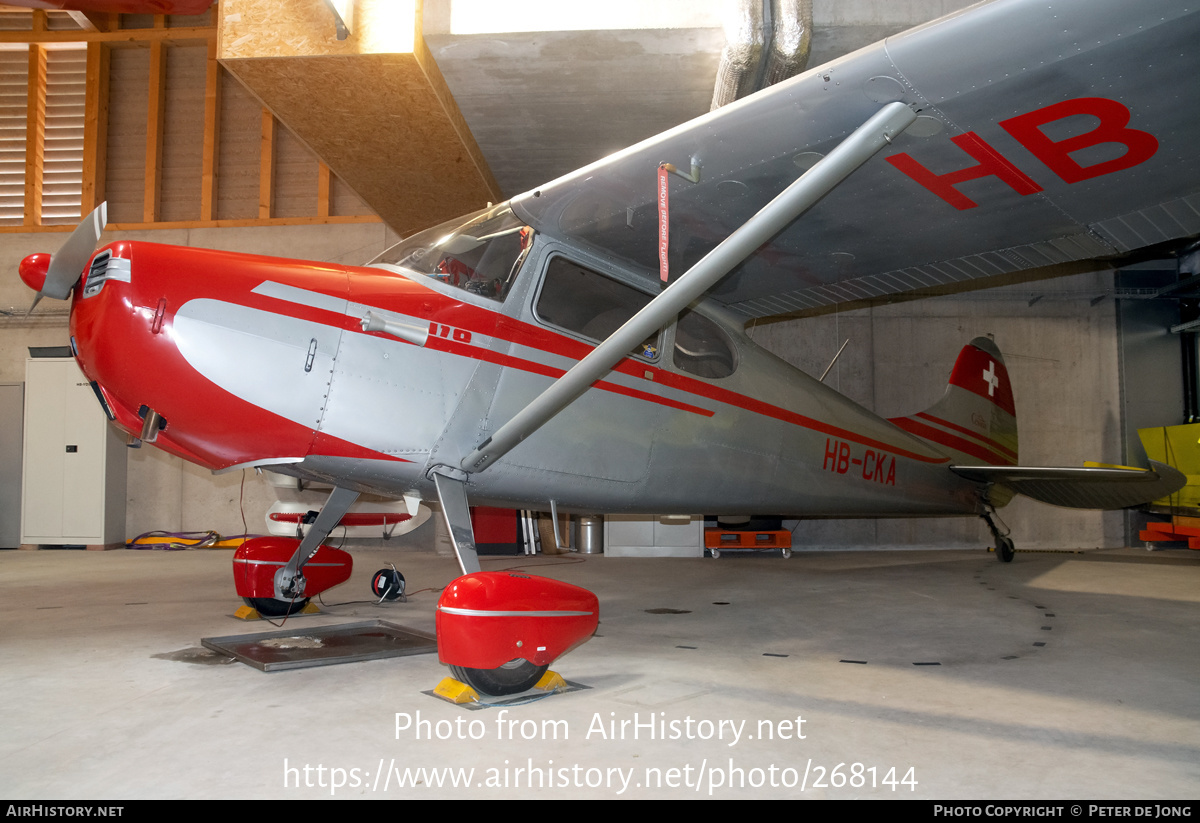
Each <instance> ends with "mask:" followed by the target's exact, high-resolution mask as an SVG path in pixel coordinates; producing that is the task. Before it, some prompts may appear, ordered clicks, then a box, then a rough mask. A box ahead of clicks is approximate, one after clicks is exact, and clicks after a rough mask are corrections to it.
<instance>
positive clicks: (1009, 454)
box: [893, 412, 1017, 463]
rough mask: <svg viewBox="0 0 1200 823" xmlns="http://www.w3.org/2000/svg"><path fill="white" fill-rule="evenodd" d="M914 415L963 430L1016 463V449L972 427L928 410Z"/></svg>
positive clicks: (956, 429) (986, 446)
mask: <svg viewBox="0 0 1200 823" xmlns="http://www.w3.org/2000/svg"><path fill="white" fill-rule="evenodd" d="M913 417H920V418H923V419H925V420H928V421H930V422H931V423H936V424H937V425H939V426H942V427H944V428H947V429H953V430H954V431H956V432H961V433H962V434H965V435H967V436H969V437H971V438H973V439H975V440H977V441H979V443H980V444H981V445H982V446H984V447H985V448H988V449H992V450H994V451H998V452H1000V453H1001V454H1003V455H1004V456H1005V457H1007V458H1009V459H1010V460H1012V461H1013V462H1014V463H1015V462H1016V460H1017V453H1016V452H1015V451H1013V450H1012V449H1010V448H1008V447H1007V446H1004V445H1001V444H1000V443H999V442H997V441H995V440H993V439H992V438H990V437H987V436H985V435H982V434H980V433H979V432H973V431H971V430H970V429H968V428H966V427H965V426H960V425H958V424H957V423H951V422H950V421H949V420H943V419H942V418H940V417H934V416H933V415H932V414H928V413H926V412H917V413H916V414H915V415H913ZM893 422H894V421H893Z"/></svg>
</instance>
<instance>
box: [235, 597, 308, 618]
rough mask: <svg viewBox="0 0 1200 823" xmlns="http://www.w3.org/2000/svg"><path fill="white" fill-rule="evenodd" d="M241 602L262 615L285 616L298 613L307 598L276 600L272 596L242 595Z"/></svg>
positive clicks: (305, 603) (306, 603)
mask: <svg viewBox="0 0 1200 823" xmlns="http://www.w3.org/2000/svg"><path fill="white" fill-rule="evenodd" d="M242 602H244V603H245V604H246V605H247V606H249V607H250V608H252V609H254V610H256V611H257V612H258V613H259V614H260V615H262V616H263V617H287V616H288V615H292V614H299V613H300V611H301V610H302V609H303V608H304V607H305V606H307V605H308V598H307V597H305V598H302V599H300V600H296V601H292V600H277V599H276V598H274V597H243V598H242Z"/></svg>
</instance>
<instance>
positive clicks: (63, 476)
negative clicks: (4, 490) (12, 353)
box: [21, 357, 126, 549]
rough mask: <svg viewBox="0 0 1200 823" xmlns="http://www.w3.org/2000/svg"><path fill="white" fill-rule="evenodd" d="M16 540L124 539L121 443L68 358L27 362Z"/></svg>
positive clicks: (92, 543) (102, 544) (102, 543)
mask: <svg viewBox="0 0 1200 823" xmlns="http://www.w3.org/2000/svg"><path fill="white" fill-rule="evenodd" d="M24 445H25V448H24V452H25V454H24V462H23V469H24V471H23V472H22V478H23V484H22V494H21V544H22V546H31V547H32V546H36V545H38V544H47V545H58V546H62V545H86V546H87V547H88V548H96V549H99V548H108V547H116V546H123V545H124V543H125V467H126V449H125V444H124V442H123V440H122V438H121V436H120V435H119V434H118V433H117V431H116V430H115V429H114V428H113V427H112V426H110V425H109V424H108V419H107V417H106V416H105V414H104V411H103V410H102V409H101V408H100V403H99V402H98V401H97V399H96V394H95V392H93V391H92V387H91V385H89V383H88V381H87V380H86V379H85V378H84V376H83V374H82V373H81V372H80V371H79V367H78V366H77V365H76V364H75V361H74V360H73V359H72V358H70V357H47V358H30V359H28V360H26V361H25V438H24Z"/></svg>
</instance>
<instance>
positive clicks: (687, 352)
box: [21, 0, 1200, 693]
mask: <svg viewBox="0 0 1200 823" xmlns="http://www.w3.org/2000/svg"><path fill="white" fill-rule="evenodd" d="M1198 41H1200V9H1198V8H1196V7H1195V6H1194V5H1189V4H1185V3H1182V2H1177V1H1176V0H1146V2H1139V3H1129V2H1126V0H1037V2H1033V1H1032V0H995V1H994V2H990V3H982V4H980V5H978V6H974V7H971V8H970V9H967V10H965V11H963V12H960V13H958V14H955V15H951V16H949V17H947V18H944V19H942V20H939V21H936V22H933V23H930V24H927V25H925V26H922V27H920V28H917V29H914V30H912V31H910V32H906V33H904V34H901V35H898V36H895V37H892V38H889V39H888V40H886V41H885V42H882V43H879V44H877V45H875V46H873V47H870V48H867V49H864V50H861V51H858V52H855V53H853V54H850V55H848V56H846V57H844V58H842V59H839V60H837V61H834V62H833V63H830V64H828V65H825V66H822V67H820V68H817V69H814V70H811V71H808V72H805V73H804V74H801V75H799V76H797V77H795V78H792V79H790V80H788V81H785V82H783V83H780V84H778V85H776V86H773V87H771V88H769V89H767V90H765V91H762V92H760V93H758V94H755V95H753V96H751V97H748V98H746V99H744V100H741V101H738V102H736V103H733V104H731V105H728V106H726V107H724V108H721V109H719V110H717V111H714V112H711V113H709V114H707V115H705V116H703V117H700V118H698V119H696V120H693V121H691V122H689V123H685V124H684V125H682V126H679V127H678V128H676V129H673V130H671V131H669V132H666V133H664V134H662V135H659V136H657V137H654V138H652V139H650V140H647V141H645V142H643V143H640V144H638V145H636V146H633V147H632V148H629V149H627V150H625V151H623V152H620V153H618V154H616V155H613V156H611V157H608V158H605V159H604V160H601V161H599V162H597V163H594V164H593V165H591V166H588V167H586V168H583V169H580V170H579V171H577V172H574V173H572V174H569V175H567V176H565V177H562V178H559V179H558V180H555V181H553V182H550V183H548V184H546V185H545V186H543V187H541V188H540V189H537V190H534V191H530V192H527V193H525V194H522V195H520V196H518V197H515V198H513V199H512V200H511V201H510V202H507V203H503V204H501V205H497V206H494V207H491V208H488V209H485V210H482V211H480V212H477V213H475V214H472V215H469V216H466V217H463V218H461V219H459V220H456V221H452V222H450V223H447V224H444V225H441V226H437V227H434V228H431V229H429V230H427V231H424V232H421V233H419V234H416V235H414V236H412V237H409V238H407V239H406V240H404V241H402V242H401V243H399V244H398V245H397V246H395V247H394V248H392V249H390V250H388V251H387V252H385V253H384V254H383V255H381V256H380V257H379V258H378V259H377V260H375V261H373V262H372V263H370V264H368V265H364V266H359V267H356V266H344V265H331V264H324V263H316V262H304V261H296V260H285V259H278V258H269V257H256V256H250V255H244V254H234V253H229V252H219V251H205V250H198V249H192V248H178V247H172V246H164V245H157V244H152V243H143V242H140V241H138V242H134V241H117V242H114V243H110V244H108V245H106V246H104V247H103V248H101V249H99V251H95V246H96V243H97V242H98V239H99V236H100V233H101V231H102V229H103V225H104V209H103V207H101V208H100V209H98V210H97V212H96V213H95V214H93V215H92V216H91V217H89V218H87V219H86V220H84V222H83V223H82V224H81V226H80V227H79V228H78V229H77V230H76V232H75V234H73V235H72V237H71V238H70V239H69V240H68V241H67V243H66V244H65V245H64V247H63V248H62V249H61V250H60V251H59V252H58V253H56V254H55V255H53V257H51V256H49V255H44V254H42V255H32V256H30V257H29V258H27V259H26V260H25V261H24V262H23V263H22V265H21V274H22V277H23V278H24V280H25V282H26V283H27V284H29V285H30V287H31V288H33V289H34V290H36V291H37V292H38V295H39V297H41V296H43V295H45V296H49V297H54V298H58V299H70V300H71V301H72V303H71V305H72V308H71V322H70V333H71V345H72V348H73V351H74V352H75V355H76V357H77V359H78V361H79V364H80V367H81V368H82V370H83V372H84V374H85V375H86V376H87V378H88V379H89V380H91V381H92V385H93V386H94V388H95V390H96V393H97V396H98V397H99V398H100V402H101V403H102V405H103V406H104V409H105V411H106V413H107V414H108V415H109V416H110V418H111V419H112V420H113V421H114V422H115V424H116V425H117V426H119V427H120V428H122V429H124V430H125V431H127V432H129V433H130V434H131V435H133V436H135V437H137V438H140V439H141V440H142V441H143V442H148V443H153V444H155V445H156V446H158V447H159V448H161V449H164V450H166V451H168V452H170V453H172V454H175V455H178V456H179V457H182V458H184V459H186V460H190V461H192V462H194V463H197V464H199V465H202V466H205V467H207V468H209V469H212V470H215V471H220V470H228V469H234V468H239V467H250V466H261V467H269V468H270V469H271V470H272V471H276V472H282V473H285V474H290V475H294V476H296V477H300V478H305V479H311V480H319V481H324V482H326V483H331V484H332V485H333V486H334V487H335V489H334V491H333V493H332V494H331V496H330V498H329V500H328V502H327V504H326V505H325V507H324V508H323V510H322V511H321V513H320V515H319V517H318V518H317V520H316V522H315V523H314V524H313V526H312V528H311V530H310V532H309V533H308V535H307V536H306V537H305V538H304V540H303V541H296V540H292V541H288V540H284V539H282V538H264V539H263V541H251V542H249V543H247V544H246V545H245V546H243V548H242V549H241V550H239V552H238V555H237V558H235V568H240V569H241V570H240V571H239V572H238V573H237V576H238V589H239V593H240V594H243V595H244V596H247V597H250V598H252V599H253V601H254V603H255V604H256V605H258V606H259V607H260V608H261V610H263V611H264V612H272V611H273V612H275V613H286V612H287V611H288V610H290V609H292V608H295V607H296V606H298V605H299V604H301V603H303V602H304V601H305V599H306V598H308V597H311V596H312V595H314V594H316V593H318V591H320V590H322V589H324V588H326V587H328V586H329V585H332V584H333V583H336V582H339V580H340V579H345V576H346V575H348V574H349V571H348V566H347V567H346V568H344V569H342V570H340V571H339V570H336V569H335V567H337V566H338V564H340V563H343V558H342V557H341V553H337V552H336V550H333V549H330V548H328V547H321V542H322V541H323V540H324V539H325V538H326V537H327V536H328V534H329V532H330V530H331V529H332V528H333V527H334V526H335V525H336V523H337V522H338V519H339V518H340V517H341V516H342V515H343V514H344V513H345V512H346V511H347V509H348V508H349V506H350V505H351V504H353V502H354V501H355V499H356V498H357V496H358V495H359V494H360V493H367V492H369V493H374V494H382V495H387V496H392V497H395V498H404V499H405V500H406V501H408V502H409V503H410V506H411V507H412V508H413V510H415V506H416V505H417V503H418V502H419V501H421V500H430V501H437V502H439V503H440V504H441V508H442V511H443V513H444V517H445V519H446V522H447V525H448V527H449V530H450V533H451V536H452V538H453V540H454V542H455V545H456V550H457V552H458V557H459V561H460V564H461V566H462V569H463V572H464V575H465V576H464V577H463V578H460V579H459V580H458V581H456V582H455V584H452V585H451V586H450V587H448V588H447V594H446V595H445V596H444V597H443V599H442V602H441V604H440V605H439V612H438V620H439V633H442V632H443V631H444V632H445V634H444V636H441V637H440V642H441V655H442V659H443V660H444V661H445V662H447V663H450V664H451V665H452V666H454V667H456V668H455V672H456V673H457V674H459V675H460V679H465V680H467V681H468V682H471V683H472V684H474V685H477V686H480V687H481V688H482V689H483V690H486V691H490V692H493V693H495V692H503V691H510V690H515V689H519V688H525V687H526V686H528V685H530V683H532V682H533V681H534V680H536V679H537V677H538V676H540V674H541V672H542V671H544V668H545V666H546V665H547V664H548V663H549V662H551V661H552V660H553V659H554V657H555V656H557V655H558V654H561V653H562V652H563V651H565V650H566V649H567V648H570V647H571V646H572V645H574V644H576V643H578V642H582V640H584V639H586V637H587V636H588V635H589V634H590V632H591V630H592V629H593V628H594V626H595V619H596V618H595V605H594V602H595V599H594V597H592V598H591V599H590V600H589V599H588V597H587V595H588V593H586V592H583V593H582V594H580V592H581V591H582V590H577V589H574V590H570V591H568V589H566V588H562V587H561V584H555V583H554V581H539V580H538V579H537V578H528V577H513V576H505V575H498V574H495V575H488V574H479V573H478V572H479V564H478V560H477V558H476V555H475V550H474V541H473V537H472V534H471V526H470V519H469V515H468V503H469V502H470V503H481V504H487V505H497V506H508V507H515V508H525V509H535V510H545V509H547V508H551V509H562V510H564V511H582V512H624V513H660V512H671V511H685V510H686V511H703V512H706V513H711V514H753V513H765V512H770V513H776V514H789V515H793V516H800V517H803V516H815V515H819V516H824V517H829V516H837V517H876V516H897V515H911V516H922V515H930V516H933V515H938V516H942V515H964V516H979V517H983V518H985V519H986V520H987V522H988V525H989V526H990V527H991V528H992V531H993V534H994V537H995V540H996V543H997V549H998V552H997V554H998V555H999V557H1000V559H1001V560H1005V561H1007V560H1011V559H1012V554H1013V546H1012V542H1011V540H1010V539H1009V538H1008V537H1007V536H1006V535H1005V534H1003V533H1002V532H1001V530H1000V529H999V528H998V527H997V526H996V525H995V523H994V521H993V520H992V518H991V515H992V512H993V511H994V508H995V507H997V506H1002V505H1004V504H1005V503H1007V502H1008V500H1009V499H1011V497H1012V496H1013V495H1014V494H1026V495H1029V496H1031V497H1034V498H1037V499H1039V500H1043V501H1046V502H1049V503H1054V504H1058V505H1068V506H1081V507H1095V508H1116V507H1122V506H1129V505H1135V504H1139V503H1143V502H1146V501H1149V500H1151V499H1155V498H1158V497H1162V496H1164V495H1166V494H1168V493H1170V492H1171V491H1174V490H1175V489H1177V488H1178V487H1179V486H1180V485H1182V483H1183V482H1184V479H1183V477H1182V475H1179V474H1178V472H1175V471H1174V470H1172V469H1170V468H1168V467H1165V466H1161V465H1154V466H1153V467H1152V468H1151V469H1149V470H1122V469H1080V468H1030V467H1026V466H1022V465H1020V463H1019V459H1018V455H1019V450H1018V438H1017V420H1016V411H1015V406H1014V400H1013V394H1012V389H1011V386H1010V384H1009V380H1008V374H1007V371H1006V369H1005V365H1004V360H1003V358H1002V356H1001V353H1000V351H999V350H998V349H997V347H996V346H995V344H994V343H992V342H991V341H990V340H987V339H983V338H980V339H976V340H974V341H971V342H969V343H967V345H966V346H965V347H964V348H963V350H962V352H961V354H960V355H959V357H958V360H957V363H956V364H955V366H954V370H953V373H952V374H951V376H950V381H949V384H948V386H947V389H946V393H945V395H944V397H943V398H942V399H941V400H940V401H938V402H937V403H936V404H934V405H933V406H932V407H931V408H929V409H927V410H925V411H923V412H919V413H916V414H913V415H911V416H908V417H903V418H898V419H893V420H884V419H881V418H879V417H877V416H875V415H873V414H871V413H870V412H868V411H867V410H865V409H863V408H862V407H860V406H858V405H856V404H855V403H853V402H851V401H850V400H848V399H847V398H845V397H843V396H841V395H840V394H838V393H837V392H835V391H833V390H832V389H830V388H828V387H827V386H825V385H823V384H822V383H821V382H819V381H818V380H816V379H814V378H812V377H810V376H809V375H807V374H804V373H803V372H801V371H799V370H797V369H795V368H793V367H791V366H790V365H788V364H786V363H784V362H783V361H781V360H780V359H778V358H777V357H774V356H773V355H771V354H769V353H768V352H766V351H765V350H763V349H762V348H760V347H759V346H757V345H755V343H754V342H753V341H752V340H751V339H750V338H749V337H748V336H747V335H746V333H745V331H744V327H745V324H746V321H747V320H748V319H750V318H752V317H754V316H759V315H765V314H778V313H783V312H787V311H794V310H797V309H802V308H806V307H813V306H821V305H826V304H831V303H838V302H846V301H852V300H856V299H861V298H866V297H876V296H879V295H884V294H891V293H903V292H907V291H911V290H914V289H920V288H926V287H928V286H930V285H933V284H939V283H947V282H950V281H954V280H964V279H970V278H974V277H983V276H989V275H993V274H1003V273H1005V272H1011V271H1018V270H1024V269H1030V268H1038V267H1049V266H1054V265H1058V264H1063V263H1069V262H1072V261H1077V260H1093V259H1105V260H1110V261H1111V260H1123V259H1135V258H1136V257H1137V256H1138V255H1140V254H1150V253H1153V254H1155V255H1158V256H1162V255H1164V254H1172V253H1178V252H1179V251H1180V250H1182V249H1184V248H1185V247H1186V246H1187V245H1188V244H1189V243H1192V242H1194V240H1195V238H1196V236H1197V235H1200V153H1198V152H1197V151H1196V150H1195V135H1197V134H1200V105H1197V103H1196V99H1197V92H1198V91H1200V88H1198V85H1200V52H1198V51H1197V49H1196V48H1195V43H1196V42H1198ZM673 273H679V274H677V275H676V274H673ZM345 561H346V562H347V563H348V558H345ZM238 563H241V564H242V566H241V567H238V565H237V564H238ZM330 569H335V570H334V571H330ZM330 581H332V582H330ZM514 587H515V588H514ZM568 588H569V587H568ZM489 620H490V621H491V622H490V623H489V622H488V621H489ZM456 621H457V622H456ZM485 624H486V625H485ZM464 627H465V628H464ZM497 627H499V628H497ZM480 638H482V639H480ZM531 640H532V642H530V641H531ZM476 641H477V642H476Z"/></svg>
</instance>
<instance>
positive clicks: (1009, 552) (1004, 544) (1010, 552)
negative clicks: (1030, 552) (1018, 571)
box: [996, 537, 1017, 563]
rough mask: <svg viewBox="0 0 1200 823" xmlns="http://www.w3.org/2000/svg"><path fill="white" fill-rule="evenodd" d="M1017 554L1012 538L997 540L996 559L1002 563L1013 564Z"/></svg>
mask: <svg viewBox="0 0 1200 823" xmlns="http://www.w3.org/2000/svg"><path fill="white" fill-rule="evenodd" d="M1016 554H1017V550H1016V547H1015V546H1013V542H1012V538H1011V537H997V538H996V558H997V559H998V560H999V561H1000V562H1001V563H1011V562H1012V559H1013V557H1015V556H1016Z"/></svg>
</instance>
